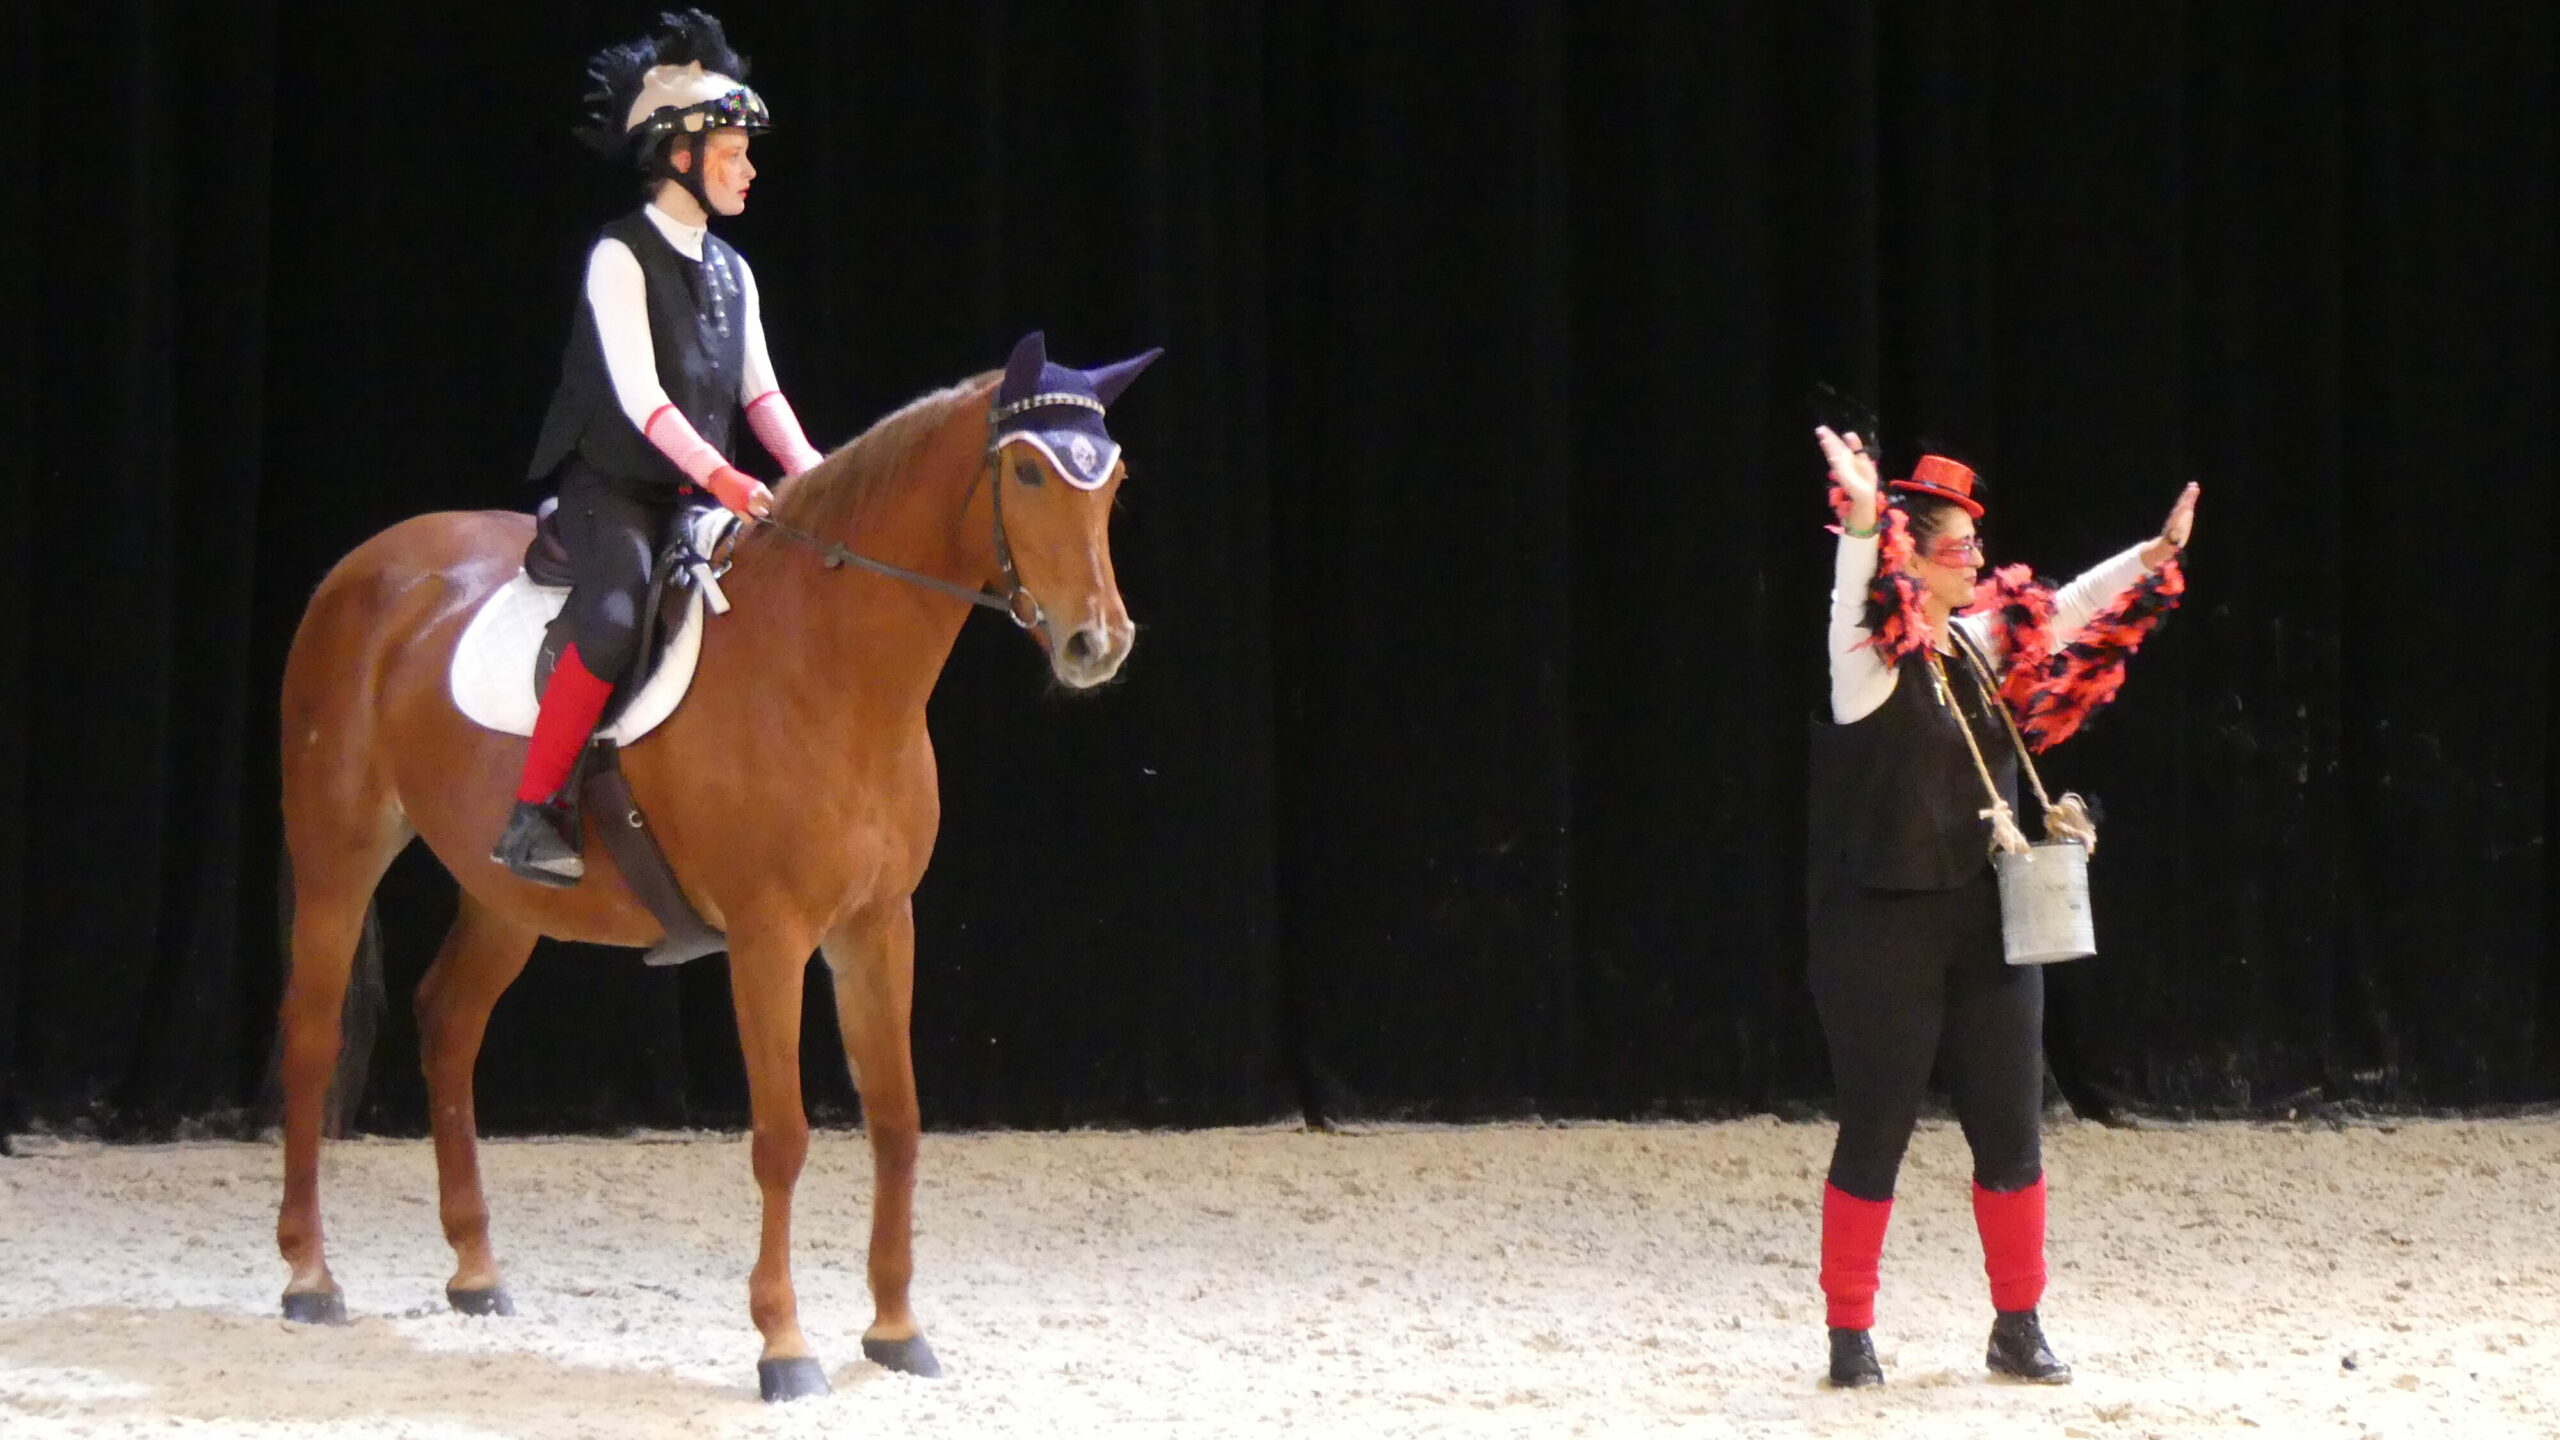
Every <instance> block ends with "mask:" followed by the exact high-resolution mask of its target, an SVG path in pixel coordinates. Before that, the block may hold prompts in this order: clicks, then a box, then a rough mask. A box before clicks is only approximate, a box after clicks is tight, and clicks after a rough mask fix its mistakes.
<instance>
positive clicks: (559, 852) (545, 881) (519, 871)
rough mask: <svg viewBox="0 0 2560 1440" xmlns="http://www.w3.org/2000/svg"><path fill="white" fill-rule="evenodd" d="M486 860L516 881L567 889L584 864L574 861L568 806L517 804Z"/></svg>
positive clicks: (575, 841) (573, 834)
mask: <svg viewBox="0 0 2560 1440" xmlns="http://www.w3.org/2000/svg"><path fill="white" fill-rule="evenodd" d="M489 858H490V859H492V860H495V861H497V862H498V863H499V864H501V865H504V866H506V867H507V869H508V870H509V871H510V872H512V873H513V874H514V875H515V876H516V878H518V879H520V880H530V881H532V882H533V883H534V884H536V885H548V886H550V887H551V888H552V889H554V890H566V889H568V888H569V887H570V886H572V885H575V884H577V883H578V881H579V879H580V878H582V877H583V876H585V874H586V873H587V862H586V861H584V860H581V859H579V858H578V836H577V832H576V831H574V830H571V829H570V828H569V807H567V806H565V805H562V804H560V803H559V802H557V801H550V802H546V803H543V804H539V805H537V804H535V803H534V802H533V801H530V800H519V801H517V802H516V808H515V809H514V810H513V811H511V812H509V813H508V815H507V830H506V833H505V834H503V835H500V836H499V837H498V848H497V849H495V850H492V851H490V852H489Z"/></svg>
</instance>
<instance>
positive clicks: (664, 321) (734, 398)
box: [526, 210, 747, 498]
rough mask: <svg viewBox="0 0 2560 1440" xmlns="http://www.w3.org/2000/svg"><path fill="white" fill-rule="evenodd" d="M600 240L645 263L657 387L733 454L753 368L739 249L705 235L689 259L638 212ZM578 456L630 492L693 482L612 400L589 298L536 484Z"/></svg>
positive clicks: (668, 491) (537, 460)
mask: <svg viewBox="0 0 2560 1440" xmlns="http://www.w3.org/2000/svg"><path fill="white" fill-rule="evenodd" d="M597 238H598V239H600V240H619V241H621V242H622V243H623V244H625V245H628V246H630V247H631V253H632V254H633V255H635V256H638V257H639V260H640V275H641V278H642V279H643V280H644V281H645V282H646V283H647V285H648V292H649V343H650V345H651V347H652V348H654V349H655V350H656V351H657V356H658V384H659V385H660V386H661V387H662V388H664V389H665V390H666V392H667V399H669V400H670V401H672V402H674V404H675V407H676V409H677V410H679V411H681V412H683V414H684V418H686V419H687V420H690V421H692V422H693V428H694V429H695V430H696V431H697V432H699V433H700V434H701V436H702V438H703V439H705V440H707V441H709V442H710V443H711V447H712V448H713V449H715V450H717V451H719V452H720V453H721V454H722V455H724V456H725V455H729V454H731V453H732V452H731V449H730V445H729V437H730V430H731V427H732V426H733V424H734V423H735V421H736V420H737V416H738V385H739V377H740V375H741V373H742V372H743V371H744V370H745V367H746V361H747V335H746V324H747V305H746V290H745V285H744V282H743V281H741V280H740V278H739V275H740V264H739V260H738V252H737V251H735V250H732V249H730V248H729V246H728V245H727V244H726V243H725V242H723V241H722V240H721V239H720V237H718V236H716V235H705V236H703V237H702V258H701V259H700V260H698V261H696V260H689V259H686V258H685V256H684V254H683V253H682V252H680V251H678V250H677V249H676V248H675V247H674V246H673V245H670V244H668V243H667V237H666V236H664V235H662V234H660V233H658V227H657V226H656V225H654V224H652V223H650V220H649V217H648V216H647V215H646V214H645V213H643V212H641V211H638V210H634V211H632V212H631V213H630V214H628V215H625V216H623V217H622V218H621V219H619V220H616V221H614V222H613V223H612V224H610V225H607V226H605V227H604V229H603V230H602V231H601V232H599V233H598V237H597ZM572 456H575V457H577V458H579V459H581V460H584V461H585V462H586V463H587V464H589V465H590V466H593V467H594V468H595V469H596V470H598V471H600V472H602V473H603V474H604V475H605V476H607V477H608V478H610V479H612V480H613V481H614V482H616V484H617V485H618V486H619V487H620V488H622V489H624V490H627V491H629V492H631V493H632V494H635V495H643V496H648V497H651V498H657V497H668V498H672V497H673V495H674V492H675V490H676V488H677V487H678V486H681V485H684V484H687V483H688V481H687V480H686V477H685V473H684V472H683V471H681V470H678V469H677V468H676V466H675V462H674V461H672V460H669V459H668V458H667V457H666V456H665V454H664V453H662V452H661V451H660V450H659V449H658V447H657V446H655V445H652V444H650V443H649V441H648V439H647V438H646V437H644V436H643V435H641V433H640V431H639V429H638V427H636V426H634V425H633V424H632V423H631V417H629V416H628V415H625V414H623V413H622V402H621V400H619V399H618V398H616V397H615V395H614V393H613V377H612V375H611V374H610V373H608V372H607V371H606V369H605V366H604V346H603V345H602V343H601V342H599V341H598V340H597V338H596V316H595V311H594V309H593V308H591V307H590V306H588V305H587V303H586V301H585V297H584V296H583V294H582V295H581V296H580V299H579V303H578V307H577V319H576V320H575V321H574V322H573V323H572V324H571V325H570V327H569V348H568V349H567V350H566V351H564V352H562V354H561V356H560V388H559V389H558V390H557V391H555V392H553V394H552V397H551V413H550V414H549V415H548V416H546V417H544V419H543V422H542V438H541V439H540V440H538V441H536V442H535V444H534V447H533V464H532V465H531V466H530V467H528V468H527V470H526V474H527V475H528V477H530V478H532V479H535V480H548V479H550V478H551V477H552V475H553V474H554V473H555V472H556V471H558V470H559V468H560V466H561V465H562V464H563V463H565V462H566V461H568V460H569V459H570V458H571V457H572Z"/></svg>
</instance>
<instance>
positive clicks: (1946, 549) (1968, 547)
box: [1920, 535, 1986, 566]
mask: <svg viewBox="0 0 2560 1440" xmlns="http://www.w3.org/2000/svg"><path fill="white" fill-rule="evenodd" d="M1920 553H1921V554H1923V555H1926V556H1928V557H1929V558H1930V559H1932V560H1935V561H1936V562H1938V563H1939V564H1941V565H1949V566H1961V565H1979V564H1981V563H1982V562H1983V560H1984V559H1985V558H1986V556H1985V553H1984V551H1983V548H1982V537H1981V536H1979V535H1967V536H1965V537H1964V538H1963V539H1961V540H1932V541H1930V542H1929V544H1928V545H1927V547H1925V548H1924V549H1922V550H1921V552H1920Z"/></svg>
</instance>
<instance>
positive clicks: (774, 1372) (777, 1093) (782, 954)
mask: <svg viewBox="0 0 2560 1440" xmlns="http://www.w3.org/2000/svg"><path fill="white" fill-rule="evenodd" d="M814 939H815V937H814V936H812V935H810V934H808V933H806V932H800V931H792V932H789V933H775V932H774V931H771V930H766V931H762V932H761V933H756V934H739V933H736V932H732V934H731V936H730V946H729V997H730V1001H731V1003H732V1004H733V1005H735V1007H736V1008H737V1012H738V1046H739V1048H740V1049H741V1050H742V1051H744V1052H745V1055H746V1062H747V1101H748V1105H749V1108H750V1109H751V1110H752V1112H753V1114H754V1117H755V1139H754V1142H753V1151H752V1153H753V1155H754V1163H755V1175H756V1188H757V1189H758V1190H760V1191H762V1192H763V1194H764V1235H763V1239H762V1241H761V1243H759V1244H758V1246H757V1248H756V1268H755V1271H754V1273H753V1274H752V1275H751V1276H749V1277H748V1280H747V1308H748V1313H749V1314H751V1315H753V1316H754V1317H755V1322H756V1329H757V1330H758V1331H759V1332H761V1333H762V1334H763V1336H764V1354H763V1356H762V1357H761V1358H759V1359H758V1360H757V1361H756V1389H757V1390H758V1392H759V1393H761V1394H762V1395H763V1396H764V1398H765V1399H767V1400H796V1399H799V1398H800V1397H802V1396H804V1395H824V1394H826V1393H827V1374H826V1371H825V1369H824V1368H823V1367H821V1366H820V1365H819V1364H818V1361H817V1358H816V1357H815V1356H813V1355H811V1354H810V1353H809V1340H808V1337H807V1336H805V1335H802V1334H801V1333H800V1301H799V1298H798V1296H797V1295H795V1294H794V1293H793V1291H792V1288H791V1191H792V1187H793V1186H795V1185H797V1184H798V1183H799V1181H800V1167H801V1165H802V1164H803V1163H804V1162H806V1161H807V1160H808V1158H809V1116H808V1112H807V1111H806V1110H805V1109H803V1108H802V1106H801V1103H800V998H801V985H802V979H803V977H804V976H805V975H806V974H807V972H808V969H809V951H810V950H811V949H812V948H813V947H812V941H813V940H814Z"/></svg>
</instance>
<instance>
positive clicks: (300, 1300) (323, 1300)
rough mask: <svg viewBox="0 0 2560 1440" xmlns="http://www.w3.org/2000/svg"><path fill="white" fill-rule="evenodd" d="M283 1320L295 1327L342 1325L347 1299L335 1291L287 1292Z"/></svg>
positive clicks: (344, 1322) (285, 1293)
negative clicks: (290, 1322) (288, 1321)
mask: <svg viewBox="0 0 2560 1440" xmlns="http://www.w3.org/2000/svg"><path fill="white" fill-rule="evenodd" d="M284 1318H286V1319H287V1320H290V1321H292V1322H293V1323H295V1324H296V1325H344V1324H346V1323H347V1297H346V1296H345V1295H344V1294H342V1293H340V1292H339V1291H336V1290H287V1291H286V1292H284Z"/></svg>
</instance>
